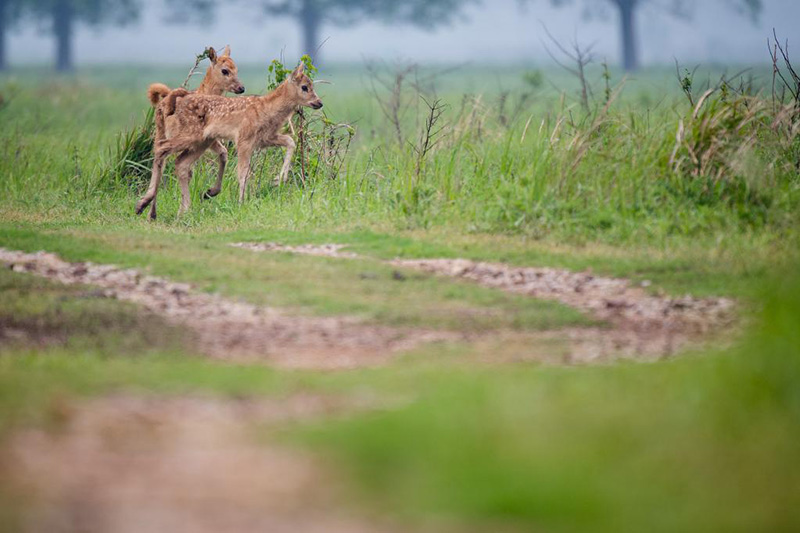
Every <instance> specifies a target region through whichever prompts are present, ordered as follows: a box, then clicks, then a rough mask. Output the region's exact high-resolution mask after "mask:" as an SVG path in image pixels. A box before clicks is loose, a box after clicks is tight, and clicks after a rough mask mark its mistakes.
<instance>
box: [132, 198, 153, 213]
mask: <svg viewBox="0 0 800 533" xmlns="http://www.w3.org/2000/svg"><path fill="white" fill-rule="evenodd" d="M152 201H153V198H150V199H149V200H147V199H144V198H143V199H141V200H139V203H138V204H136V214H137V215H141V214H142V211H144V208H145V207H147V206H148V205H150V202H152Z"/></svg>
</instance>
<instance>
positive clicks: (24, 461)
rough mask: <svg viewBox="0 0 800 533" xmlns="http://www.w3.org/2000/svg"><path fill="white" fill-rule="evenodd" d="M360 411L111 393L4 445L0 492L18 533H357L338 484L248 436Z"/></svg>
mask: <svg viewBox="0 0 800 533" xmlns="http://www.w3.org/2000/svg"><path fill="white" fill-rule="evenodd" d="M354 407H355V408H364V407H368V406H365V405H361V401H360V400H358V401H355V402H343V401H342V400H335V399H332V398H327V397H322V396H313V395H296V396H291V397H288V398H284V399H281V400H272V401H261V400H260V401H257V402H256V401H251V400H236V401H223V400H220V399H213V398H202V397H147V396H144V397H143V396H112V397H106V398H100V399H95V400H91V401H88V402H86V403H81V404H75V405H70V404H62V405H58V406H54V409H55V410H56V411H57V415H58V416H57V417H54V418H55V419H56V420H57V421H58V423H57V424H54V425H53V427H51V428H50V429H49V430H45V429H26V430H21V431H18V432H16V433H15V434H13V435H11V436H10V437H9V439H8V440H6V442H5V443H4V447H3V454H2V461H0V467H2V468H0V472H2V477H3V480H4V481H3V484H4V485H6V486H7V487H9V488H10V489H11V490H12V491H13V492H14V493H17V494H22V495H24V497H23V498H22V501H24V502H25V505H24V507H23V508H21V509H20V510H19V511H20V514H21V518H22V525H23V528H24V531H31V532H37V531H48V532H54V533H62V532H63V533H72V532H81V533H94V532H98V533H100V532H102V533H128V532H130V533H134V532H135V533H139V532H142V531H148V532H153V533H160V532H170V533H171V532H177V531H187V532H188V531H191V532H193V533H203V532H209V533H211V532H214V533H217V532H223V531H224V532H226V533H238V532H242V533H244V532H248V533H250V532H256V531H264V532H271V533H282V532H287V533H288V532H292V533H294V532H299V531H303V532H328V533H330V532H342V533H344V532H348V533H350V532H354V533H357V532H368V531H386V530H387V528H386V526H379V525H378V524H376V523H374V521H370V520H366V519H364V518H363V517H356V516H354V515H353V514H352V513H349V512H348V510H347V507H345V506H342V505H341V504H342V503H343V502H342V499H341V498H340V497H338V496H337V493H338V492H339V491H340V489H341V487H340V486H338V485H337V484H336V482H335V481H334V480H333V478H332V477H331V476H329V475H327V473H326V471H325V468H324V467H323V466H322V465H321V464H320V463H319V462H317V461H315V460H314V459H313V458H311V457H309V456H308V455H306V454H303V453H300V452H297V451H293V450H288V449H286V448H283V447H279V446H276V445H274V444H270V443H269V442H264V438H263V436H262V438H258V437H259V435H258V433H257V430H258V429H262V430H263V429H264V428H265V426H266V427H267V428H268V427H269V424H274V423H278V422H284V421H287V420H297V419H307V418H309V417H315V416H321V415H326V414H331V413H343V412H349V411H352V409H353V408H354Z"/></svg>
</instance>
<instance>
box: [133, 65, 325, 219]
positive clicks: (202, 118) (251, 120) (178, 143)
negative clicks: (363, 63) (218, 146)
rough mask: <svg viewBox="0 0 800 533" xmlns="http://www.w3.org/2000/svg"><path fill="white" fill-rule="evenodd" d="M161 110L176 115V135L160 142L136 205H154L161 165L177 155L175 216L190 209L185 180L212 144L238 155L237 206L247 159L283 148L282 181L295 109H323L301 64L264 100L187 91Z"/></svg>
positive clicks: (170, 99) (173, 96) (241, 198)
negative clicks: (232, 146)
mask: <svg viewBox="0 0 800 533" xmlns="http://www.w3.org/2000/svg"><path fill="white" fill-rule="evenodd" d="M164 106H165V111H170V110H174V111H173V114H172V115H171V116H170V119H171V120H173V121H174V122H173V124H174V131H175V135H174V136H173V137H171V138H169V139H163V140H161V141H159V143H158V144H157V145H156V147H155V157H154V160H153V174H152V177H151V180H150V187H149V188H148V189H147V192H146V193H145V195H144V196H143V197H142V199H141V200H139V203H138V204H137V205H136V213H137V214H139V213H141V212H142V211H143V210H144V208H145V207H147V206H148V205H149V204H150V203H151V202H152V201H154V200H155V197H156V192H157V190H158V183H159V181H160V180H161V174H162V172H163V169H164V162H165V160H166V158H167V156H169V155H170V154H174V153H179V155H178V158H177V159H176V160H175V173H176V174H177V176H178V183H179V184H180V188H181V207H180V209H179V211H178V214H179V215H180V214H182V213H185V212H186V211H187V210H188V209H189V206H190V205H191V200H190V198H189V181H190V180H191V178H192V173H191V167H192V164H193V163H194V162H195V161H196V160H197V159H198V158H199V157H200V156H201V155H202V154H203V152H205V151H206V149H208V147H209V146H211V145H212V144H213V143H215V142H218V141H220V140H232V141H234V142H235V143H236V150H237V153H238V163H237V167H236V170H237V176H238V179H239V203H240V204H241V203H242V202H244V197H245V192H246V190H247V180H248V178H249V175H250V159H251V158H252V156H253V152H254V151H255V150H256V149H258V148H265V147H267V146H283V147H285V148H286V155H285V157H284V159H283V166H282V167H281V171H280V174H278V177H277V178H276V179H275V182H276V183H278V184H280V183H283V182H284V181H286V179H287V178H288V175H289V164H290V163H291V160H292V156H293V155H294V149H295V144H294V141H293V140H292V138H291V137H290V136H288V135H284V134H281V133H280V130H281V128H282V127H283V126H284V125H285V124H286V122H287V121H288V120H289V118H291V116H292V114H294V113H295V111H296V110H297V108H298V107H300V106H306V107H311V108H313V109H319V108H321V107H322V101H321V100H320V99H319V97H318V96H317V94H316V93H315V92H314V84H313V83H312V81H311V78H309V77H308V75H306V73H305V65H304V64H303V63H300V65H299V66H298V67H297V68H296V69H295V70H294V71H293V72H292V73H291V75H290V76H289V77H288V78H287V79H286V80H285V81H284V82H283V83H281V84H280V85H279V86H278V87H277V88H276V89H275V90H273V91H272V92H270V93H268V94H266V95H264V96H247V97H243V98H225V97H223V96H208V95H202V94H190V93H189V92H188V91H186V90H181V89H176V90H174V91H172V92H171V93H170V94H169V96H168V97H167V98H166V99H165V101H164Z"/></svg>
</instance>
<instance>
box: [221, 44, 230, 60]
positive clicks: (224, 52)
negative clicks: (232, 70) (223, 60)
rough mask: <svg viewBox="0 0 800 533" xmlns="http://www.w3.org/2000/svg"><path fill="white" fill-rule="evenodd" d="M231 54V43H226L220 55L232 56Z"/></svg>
mask: <svg viewBox="0 0 800 533" xmlns="http://www.w3.org/2000/svg"><path fill="white" fill-rule="evenodd" d="M230 56H231V45H229V44H226V45H225V50H223V51H222V55H221V56H220V57H230Z"/></svg>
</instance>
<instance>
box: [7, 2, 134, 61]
mask: <svg viewBox="0 0 800 533" xmlns="http://www.w3.org/2000/svg"><path fill="white" fill-rule="evenodd" d="M2 1H3V0H0V2H2ZM21 7H22V9H21V10H22V11H23V12H25V13H28V14H30V15H32V16H33V17H34V18H36V19H38V20H41V21H43V22H45V24H47V25H48V26H49V27H50V30H51V31H52V32H53V35H54V37H55V40H56V69H57V70H58V71H59V72H68V71H70V70H72V68H73V51H72V41H73V37H74V34H75V27H76V25H77V24H78V23H84V24H89V25H92V26H95V25H99V24H109V23H110V24H115V25H120V26H121V25H125V24H128V23H130V22H133V21H135V20H136V19H137V18H138V16H139V11H140V8H141V2H140V0H22V6H21Z"/></svg>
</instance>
